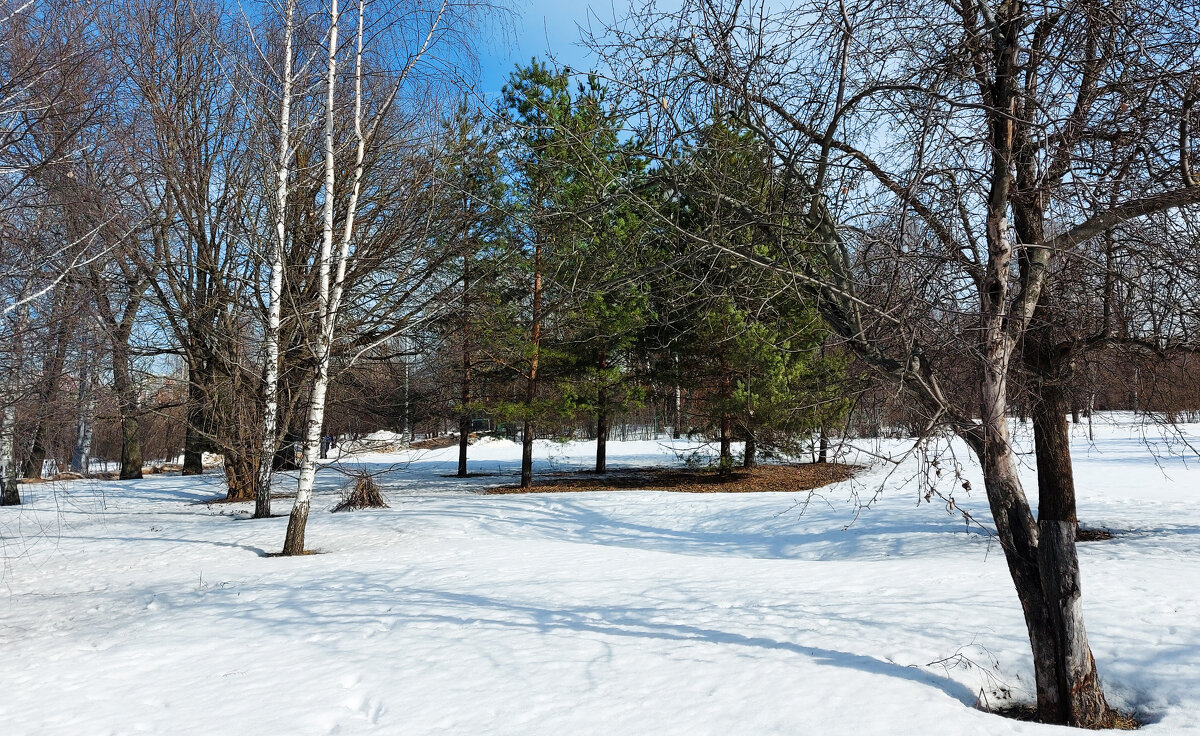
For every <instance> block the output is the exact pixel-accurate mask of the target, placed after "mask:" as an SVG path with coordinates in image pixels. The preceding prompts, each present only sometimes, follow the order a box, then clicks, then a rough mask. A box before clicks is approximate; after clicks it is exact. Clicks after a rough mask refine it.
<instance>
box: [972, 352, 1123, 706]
mask: <svg viewBox="0 0 1200 736" xmlns="http://www.w3.org/2000/svg"><path fill="white" fill-rule="evenodd" d="M992 336H993V339H992V340H991V341H989V342H988V344H987V346H986V348H987V350H988V355H986V356H985V364H984V366H983V369H984V370H983V374H984V375H983V381H982V389H983V390H982V399H983V401H982V420H981V424H980V430H981V439H980V441H979V442H978V444H977V447H976V449H977V451H978V453H979V456H980V459H981V461H982V464H983V472H984V486H985V489H986V491H987V496H988V504H989V506H990V507H991V511H992V517H993V520H994V522H995V524H996V532H997V538H998V539H1000V540H1001V545H1002V547H1003V549H1004V556H1005V560H1006V562H1007V564H1008V570H1009V574H1010V576H1011V577H1012V580H1013V584H1014V586H1015V588H1016V591H1017V598H1018V600H1019V601H1020V603H1021V610H1022V611H1023V613H1024V615H1025V626H1026V631H1027V633H1028V635H1029V643H1030V648H1031V650H1032V652H1033V665H1034V681H1035V685H1036V688H1037V711H1038V716H1039V718H1040V719H1041V720H1042V721H1044V722H1047V723H1065V724H1069V725H1078V726H1089V727H1096V726H1099V725H1101V723H1103V719H1104V717H1105V715H1106V714H1107V712H1108V707H1107V704H1106V703H1105V701H1104V695H1103V692H1102V690H1101V688H1100V682H1099V678H1098V677H1097V676H1096V668H1095V662H1094V660H1093V658H1092V655H1091V651H1090V650H1089V649H1088V646H1087V636H1086V633H1085V631H1084V628H1083V618H1082V608H1081V607H1080V601H1079V595H1080V589H1079V568H1078V562H1077V559H1076V557H1075V546H1074V539H1075V537H1074V534H1075V520H1074V513H1073V508H1074V492H1073V488H1072V489H1069V490H1070V507H1071V512H1070V513H1069V514H1067V513H1065V508H1064V506H1063V503H1062V502H1063V497H1062V495H1061V493H1062V492H1063V491H1065V490H1068V489H1066V488H1063V487H1062V485H1061V484H1062V479H1063V477H1064V476H1063V475H1062V472H1061V471H1062V467H1057V468H1054V467H1052V466H1051V465H1047V466H1045V467H1043V466H1042V465H1041V464H1040V463H1039V468H1038V475H1039V487H1040V488H1041V487H1042V486H1041V483H1042V482H1048V483H1050V485H1048V486H1046V487H1045V488H1044V489H1043V490H1042V493H1046V494H1049V496H1050V497H1052V498H1053V497H1055V496H1057V497H1058V498H1057V499H1056V500H1054V501H1049V502H1046V501H1044V502H1043V503H1047V504H1048V505H1047V506H1045V510H1044V513H1045V514H1046V518H1045V519H1044V521H1045V523H1044V524H1042V523H1038V522H1035V521H1034V518H1033V512H1032V509H1031V508H1030V506H1029V502H1028V500H1027V498H1026V495H1025V491H1024V488H1023V487H1022V485H1021V480H1020V476H1019V473H1018V467H1017V463H1016V459H1015V457H1014V455H1013V451H1012V442H1011V436H1010V434H1009V428H1008V420H1007V416H1006V412H1007V402H1006V395H1007V373H1008V366H1009V358H1010V356H1011V349H1012V346H1011V342H1008V344H1007V346H1004V345H1002V343H1005V342H1007V340H1006V339H1005V338H1003V337H1001V336H999V335H998V334H997V333H992ZM1058 400H1059V401H1060V402H1061V401H1063V400H1064V399H1063V397H1061V394H1060V396H1059V399H1058ZM1058 406H1059V408H1062V409H1063V411H1062V413H1059V414H1058V415H1057V417H1058V419H1057V421H1056V422H1050V424H1053V425H1055V427H1056V429H1055V430H1054V432H1055V433H1057V434H1053V433H1052V435H1051V436H1049V437H1044V438H1043V440H1044V441H1048V442H1050V443H1052V444H1054V443H1061V446H1056V450H1055V455H1056V456H1057V457H1058V458H1059V460H1061V459H1062V455H1061V452H1062V450H1064V449H1065V450H1066V453H1067V454H1066V462H1067V469H1068V470H1069V464H1070V454H1069V448H1068V446H1067V445H1066V441H1067V439H1068V433H1067V429H1066V412H1065V410H1066V406H1065V403H1063V404H1059V405H1058ZM1042 408H1043V409H1044V408H1045V407H1044V405H1042ZM1035 409H1037V407H1035ZM1035 421H1037V419H1036V417H1035ZM1039 459H1040V458H1039ZM1043 473H1045V474H1046V478H1045V481H1043ZM1065 477H1066V478H1067V479H1068V483H1069V478H1070V474H1069V472H1068V473H1067V474H1066V476H1065ZM1056 488H1057V490H1056ZM1062 516H1070V518H1069V519H1063V518H1058V517H1062Z"/></svg>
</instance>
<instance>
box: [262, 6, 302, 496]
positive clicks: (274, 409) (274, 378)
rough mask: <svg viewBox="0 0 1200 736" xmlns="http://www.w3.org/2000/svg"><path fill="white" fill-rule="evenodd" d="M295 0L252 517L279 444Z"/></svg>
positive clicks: (286, 42)
mask: <svg viewBox="0 0 1200 736" xmlns="http://www.w3.org/2000/svg"><path fill="white" fill-rule="evenodd" d="M295 14H296V0H288V3H287V9H286V10H285V16H286V17H285V19H284V25H283V72H282V76H281V80H282V83H281V92H280V102H279V163H278V165H277V167H276V172H275V180H276V184H275V207H276V212H275V240H274V242H273V244H272V248H271V282H270V285H269V286H268V296H267V329H266V335H265V346H264V347H265V350H264V352H265V355H264V357H263V403H264V406H263V432H262V452H261V455H260V457H259V463H258V478H257V482H256V484H255V489H254V518H256V519H264V518H268V517H270V516H271V471H272V468H273V466H274V459H275V449H276V446H277V445H278V444H279V324H280V315H281V313H282V302H283V254H284V249H285V247H286V246H287V226H286V223H287V200H288V173H289V172H288V169H289V164H290V162H291V156H292V151H291V110H292V36H293V23H294V18H295Z"/></svg>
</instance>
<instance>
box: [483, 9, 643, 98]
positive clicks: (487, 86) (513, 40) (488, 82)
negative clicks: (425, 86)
mask: <svg viewBox="0 0 1200 736" xmlns="http://www.w3.org/2000/svg"><path fill="white" fill-rule="evenodd" d="M614 3H615V5H616V7H618V8H624V7H625V0H597V1H594V2H588V0H514V6H513V15H512V21H511V30H510V31H509V32H508V33H507V34H503V33H499V32H497V33H494V34H488V37H487V38H485V39H483V42H482V44H481V47H480V49H479V57H480V59H479V61H480V66H481V81H480V90H479V91H480V92H481V93H482V94H483V95H484V96H485V97H489V98H490V97H493V96H495V95H497V94H499V92H500V88H501V86H503V84H504V78H505V77H507V76H508V74H509V72H511V71H512V70H513V67H514V66H515V65H516V64H518V63H520V64H524V63H527V62H528V61H529V59H530V58H531V57H534V56H537V57H539V58H542V59H545V58H548V57H549V56H550V55H553V56H554V58H555V60H556V61H558V62H559V63H560V64H566V65H569V66H571V67H572V68H577V69H590V68H592V67H593V66H595V62H594V61H593V60H592V57H591V54H590V53H589V52H588V51H587V50H586V49H583V48H581V47H580V46H579V45H578V43H579V31H578V28H577V25H584V26H586V25H587V23H588V19H589V7H590V8H593V10H591V13H592V15H593V17H594V16H596V15H598V16H599V17H600V18H602V19H605V20H611V19H612V15H613V7H614Z"/></svg>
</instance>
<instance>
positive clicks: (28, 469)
mask: <svg viewBox="0 0 1200 736" xmlns="http://www.w3.org/2000/svg"><path fill="white" fill-rule="evenodd" d="M44 422H45V420H39V421H38V424H37V428H36V429H34V431H33V447H31V448H30V449H29V455H28V457H26V458H25V466H24V467H23V468H22V475H23V476H24V477H25V480H37V479H39V478H41V477H42V471H43V469H44V468H45V466H46V446H45V445H44V444H42V431H43V429H44V427H43V425H44Z"/></svg>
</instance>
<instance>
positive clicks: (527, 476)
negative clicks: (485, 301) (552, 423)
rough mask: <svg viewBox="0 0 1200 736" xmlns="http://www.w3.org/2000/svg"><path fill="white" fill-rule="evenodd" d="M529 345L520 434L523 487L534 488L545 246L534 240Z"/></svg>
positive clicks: (536, 239) (539, 239)
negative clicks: (530, 351) (530, 350)
mask: <svg viewBox="0 0 1200 736" xmlns="http://www.w3.org/2000/svg"><path fill="white" fill-rule="evenodd" d="M529 332H530V335H529V341H530V344H531V346H532V354H531V355H530V359H529V380H528V381H527V382H526V386H525V423H524V427H523V428H522V434H521V487H522V488H528V487H530V486H531V485H533V436H534V433H535V427H536V425H535V424H534V421H533V408H534V400H535V399H536V398H537V378H538V361H539V358H540V357H541V348H542V242H541V238H540V237H538V238H535V240H534V244H533V321H532V325H531V327H530V330H529Z"/></svg>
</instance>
